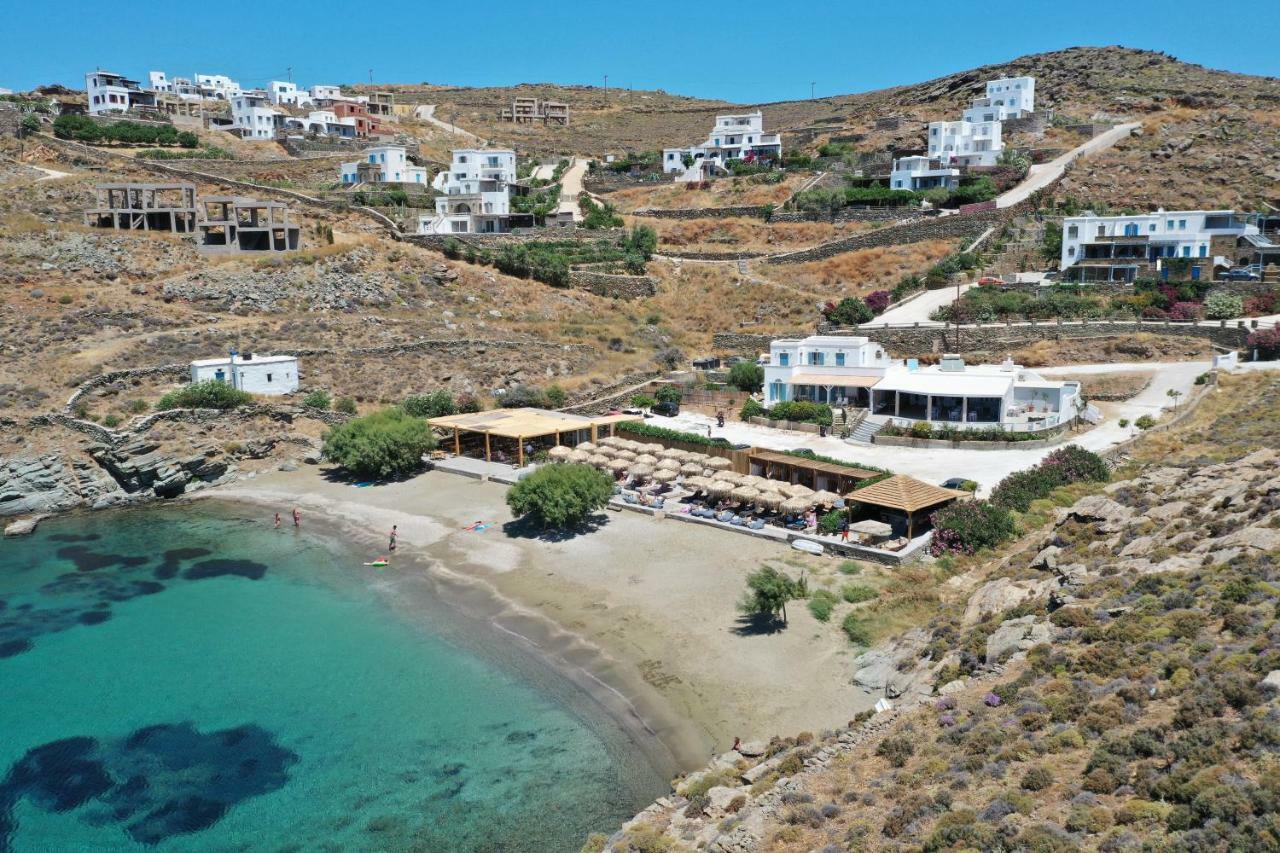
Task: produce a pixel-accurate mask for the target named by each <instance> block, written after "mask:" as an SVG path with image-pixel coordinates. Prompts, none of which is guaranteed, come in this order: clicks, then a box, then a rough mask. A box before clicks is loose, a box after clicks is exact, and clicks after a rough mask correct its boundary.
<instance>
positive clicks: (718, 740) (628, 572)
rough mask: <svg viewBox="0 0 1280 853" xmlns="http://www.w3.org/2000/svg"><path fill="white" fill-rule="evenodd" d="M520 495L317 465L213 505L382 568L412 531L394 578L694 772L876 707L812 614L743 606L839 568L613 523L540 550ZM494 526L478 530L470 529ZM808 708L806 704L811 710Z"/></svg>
mask: <svg viewBox="0 0 1280 853" xmlns="http://www.w3.org/2000/svg"><path fill="white" fill-rule="evenodd" d="M505 494H506V487H505V486H502V485H499V484H494V483H483V482H480V481H478V480H472V479H468V478H465V477H460V476H458V475H456V474H450V473H445V472H439V471H429V472H426V473H424V474H422V475H420V476H418V477H415V478H413V479H411V480H408V481H405V482H401V483H391V484H386V485H375V486H369V487H365V488H358V487H355V486H353V485H350V484H348V483H344V482H339V481H335V480H331V479H328V478H326V477H325V476H324V472H323V470H321V469H317V468H310V467H308V468H304V469H302V470H299V471H294V472H273V473H270V474H265V475H261V476H258V477H256V478H254V479H252V480H248V481H243V482H240V483H236V484H233V485H230V486H227V487H224V488H219V489H216V490H211V491H209V492H206V493H204V495H203V496H204V497H208V498H215V499H225V500H235V501H241V502H248V503H253V504H255V505H260V506H262V507H263V508H264V514H263V523H264V524H269V523H270V519H271V515H270V513H271V512H275V511H279V512H280V513H281V515H282V516H283V517H284V518H285V523H286V524H289V523H290V522H289V520H288V513H289V511H290V510H291V509H292V507H294V506H298V507H299V508H300V509H301V512H302V524H303V529H304V531H305V530H306V529H308V528H310V527H313V526H314V527H317V528H318V529H322V530H324V531H325V533H326V534H329V535H332V534H340V535H343V536H348V537H352V538H354V539H355V540H356V541H357V542H358V543H359V544H362V545H365V546H367V547H368V549H369V555H370V559H372V558H373V557H374V556H378V555H382V554H385V553H386V546H387V532H388V531H389V530H390V528H391V525H392V524H396V525H398V526H399V543H398V550H397V553H396V556H395V558H394V560H393V563H394V569H392V570H391V571H398V572H414V573H421V574H422V575H423V576H424V578H423V579H424V580H428V581H430V582H432V583H435V584H438V585H439V589H440V591H441V594H444V595H449V596H450V597H451V600H456V602H457V603H458V606H460V607H465V608H467V609H468V610H469V611H471V612H472V613H474V614H475V615H478V616H481V617H483V618H486V619H488V620H489V621H490V622H491V623H492V624H493V625H494V626H495V627H496V628H497V629H498V630H500V631H503V632H506V633H507V634H508V635H509V636H510V638H511V641H512V642H518V643H525V644H528V645H529V646H530V647H531V648H533V649H535V650H536V651H537V653H539V654H540V655H542V656H544V657H545V658H546V659H547V660H549V661H550V662H551V663H552V664H553V665H555V666H556V667H557V668H559V669H560V670H561V671H563V672H565V673H566V674H568V675H569V676H570V677H571V678H573V679H574V680H575V681H576V682H577V683H578V684H579V685H581V686H582V687H584V688H585V689H586V690H588V691H589V692H590V693H591V695H592V696H593V697H594V698H596V699H597V700H598V701H599V702H600V703H601V704H602V705H604V706H605V707H606V708H607V709H608V710H610V711H611V712H612V713H614V714H615V715H616V716H617V717H619V718H620V719H622V720H623V721H624V723H626V724H627V725H629V726H632V727H633V728H637V729H639V730H640V731H641V732H644V733H649V734H651V735H653V736H656V739H658V740H660V742H661V744H662V745H663V747H664V748H665V749H666V750H667V751H668V752H669V753H670V756H671V757H672V759H673V760H674V763H675V765H676V766H678V767H680V768H683V769H692V768H694V767H697V766H701V765H702V764H703V763H705V760H706V758H707V756H708V755H709V754H711V753H713V752H721V751H724V750H726V749H728V748H729V746H730V745H731V744H732V743H733V738H734V737H741V738H743V739H744V740H748V739H757V738H762V739H767V738H768V737H770V736H772V735H774V734H795V733H797V732H800V731H805V730H810V731H818V730H822V729H825V728H831V727H834V726H837V725H842V724H844V723H845V722H847V721H848V720H850V719H851V718H852V717H853V716H854V715H856V714H857V713H858V712H859V711H861V710H864V709H866V708H868V707H870V706H871V704H872V702H873V701H874V700H873V699H872V698H870V697H868V696H867V695H866V694H864V693H863V692H862V691H861V690H858V689H857V688H855V687H854V686H853V685H852V684H851V683H850V676H851V674H852V667H851V661H852V659H853V657H854V656H855V655H856V653H857V649H855V648H854V647H852V646H850V645H849V643H848V642H847V640H846V639H845V638H844V636H843V634H841V632H840V629H839V626H838V625H835V624H823V623H821V622H818V621H817V620H815V619H814V618H813V617H812V616H811V615H810V614H809V612H808V611H807V609H806V608H805V606H804V602H799V601H798V602H793V604H792V605H791V606H790V607H789V608H788V615H789V617H790V624H789V626H788V627H787V628H786V629H785V630H782V631H778V632H775V633H768V634H759V633H752V632H751V631H749V630H745V629H744V623H743V621H742V619H741V616H740V614H739V613H738V612H737V610H736V607H735V605H736V602H737V601H738V599H739V598H740V596H741V594H742V591H743V588H744V578H745V576H746V574H747V573H748V572H750V571H752V570H754V569H756V568H758V567H759V566H760V565H762V564H763V563H765V562H772V563H773V564H775V565H779V566H783V565H786V566H788V567H789V569H790V570H791V571H792V572H799V571H801V570H802V569H803V570H806V571H809V572H811V573H814V572H816V573H818V574H830V573H832V572H833V567H834V561H832V560H830V559H823V558H814V557H808V556H805V555H801V554H799V553H798V552H795V551H791V550H789V549H787V548H785V547H783V546H781V545H778V544H776V543H772V542H767V541H763V540H757V539H753V538H750V537H746V536H741V535H736V534H732V533H729V532H725V531H718V530H714V529H709V528H705V527H702V526H698V525H692V524H685V523H681V522H678V521H672V520H667V521H662V520H657V519H653V518H650V517H647V516H643V515H640V514H637V513H630V512H613V511H607V512H605V513H603V514H602V515H601V524H600V525H599V526H598V527H596V528H595V529H593V530H590V531H588V532H584V533H580V534H577V535H574V536H571V537H567V538H561V539H554V540H548V539H546V538H533V537H531V536H528V535H520V533H518V532H516V531H513V530H509V529H507V528H506V527H505V525H507V524H508V523H509V522H511V521H512V517H511V514H510V511H509V510H508V509H507V507H506V504H505V502H504V497H505ZM475 521H482V522H484V523H485V524H488V525H491V526H490V527H489V528H488V529H487V530H484V531H483V532H480V533H475V532H470V531H464V530H463V529H462V528H463V527H465V526H467V525H469V524H471V523H473V522H475ZM801 696H803V698H801Z"/></svg>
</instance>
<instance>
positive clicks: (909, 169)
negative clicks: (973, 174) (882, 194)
mask: <svg viewBox="0 0 1280 853" xmlns="http://www.w3.org/2000/svg"><path fill="white" fill-rule="evenodd" d="M958 186H960V170H959V169H956V168H952V167H949V166H940V165H939V164H938V163H937V162H935V161H933V160H930V159H929V158H928V157H900V158H898V159H897V160H894V161H893V171H892V172H890V173H889V188H890V189H895V190H911V191H913V192H919V191H922V190H932V189H939V188H941V189H947V190H953V189H955V188H956V187H958Z"/></svg>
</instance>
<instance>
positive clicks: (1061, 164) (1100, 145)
mask: <svg viewBox="0 0 1280 853" xmlns="http://www.w3.org/2000/svg"><path fill="white" fill-rule="evenodd" d="M1141 126H1142V125H1141V124H1139V123H1137V122H1131V123H1129V124H1118V125H1116V126H1115V127H1113V128H1111V129H1110V130H1108V131H1106V132H1105V133H1099V134H1098V135H1097V136H1095V137H1093V138H1092V139H1090V140H1089V141H1088V142H1085V143H1084V144H1082V145H1077V146H1076V147H1075V148H1072V149H1071V150H1070V151H1068V152H1067V153H1066V154H1063V155H1062V156H1060V157H1058V158H1057V159H1054V160H1050V161H1049V162H1048V163H1041V164H1040V165H1038V166H1032V167H1031V169H1030V170H1028V172H1027V177H1026V178H1025V179H1023V181H1022V183H1020V184H1018V185H1017V186H1016V187H1014V188H1013V189H1011V190H1009V191H1008V192H1005V193H1003V194H1002V195H999V196H997V197H996V207H1013V206H1014V205H1015V204H1018V203H1019V202H1022V201H1026V200H1027V199H1028V198H1030V197H1031V194H1032V193H1033V192H1035V191H1036V190H1041V189H1044V188H1045V187H1047V186H1049V184H1051V183H1053V182H1054V181H1056V180H1058V178H1060V177H1062V173H1063V172H1064V171H1066V168H1067V166H1068V165H1069V164H1070V163H1071V162H1072V161H1073V160H1075V159H1076V158H1077V157H1085V156H1088V155H1089V154H1094V153H1096V152H1098V151H1103V150H1105V149H1107V148H1110V147H1111V146H1112V145H1115V144H1116V143H1117V142H1119V141H1120V140H1121V139H1126V138H1128V136H1129V134H1131V133H1133V132H1134V131H1135V130H1137V129H1138V128H1139V127H1141Z"/></svg>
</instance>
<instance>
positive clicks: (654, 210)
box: [631, 204, 768, 219]
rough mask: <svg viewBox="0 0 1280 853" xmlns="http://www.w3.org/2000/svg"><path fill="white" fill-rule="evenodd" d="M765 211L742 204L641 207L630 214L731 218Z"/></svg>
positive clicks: (765, 211)
mask: <svg viewBox="0 0 1280 853" xmlns="http://www.w3.org/2000/svg"><path fill="white" fill-rule="evenodd" d="M767 213H768V208H767V207H765V206H764V205H760V204H744V205H738V206H737V207H677V208H658V207H642V208H640V209H639V210H637V211H635V212H634V213H632V214H631V215H632V216H647V217H650V218H652V219H731V218H734V217H739V216H758V217H761V218H763V217H764V216H765V215H766V214H767Z"/></svg>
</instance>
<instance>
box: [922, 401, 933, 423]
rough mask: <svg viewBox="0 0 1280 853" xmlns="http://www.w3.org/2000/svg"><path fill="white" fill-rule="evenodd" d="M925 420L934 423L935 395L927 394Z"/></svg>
mask: <svg viewBox="0 0 1280 853" xmlns="http://www.w3.org/2000/svg"><path fill="white" fill-rule="evenodd" d="M924 401H925V402H924V419H925V420H926V421H929V422H930V423H932V422H933V395H932V394H926V395H925V398H924Z"/></svg>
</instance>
